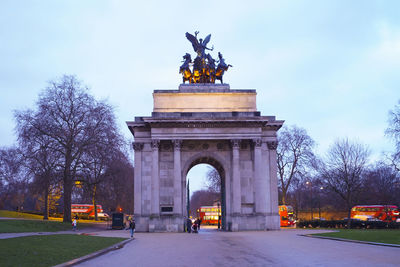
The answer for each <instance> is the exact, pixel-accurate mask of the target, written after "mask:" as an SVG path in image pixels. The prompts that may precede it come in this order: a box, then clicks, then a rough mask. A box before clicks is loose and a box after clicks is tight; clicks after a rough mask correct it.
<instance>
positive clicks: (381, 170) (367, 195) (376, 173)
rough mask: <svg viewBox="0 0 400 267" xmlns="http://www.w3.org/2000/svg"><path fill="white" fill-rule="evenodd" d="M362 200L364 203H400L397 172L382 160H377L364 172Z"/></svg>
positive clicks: (399, 179)
mask: <svg viewBox="0 0 400 267" xmlns="http://www.w3.org/2000/svg"><path fill="white" fill-rule="evenodd" d="M364 176H365V179H364V190H363V193H362V196H361V197H362V199H363V202H365V203H366V204H381V205H393V204H400V197H399V192H398V190H399V189H400V176H399V173H398V172H396V170H395V169H394V168H393V166H391V165H388V164H386V163H384V162H378V163H377V164H376V165H375V166H373V167H371V168H370V169H369V170H367V171H366V173H365V175H364Z"/></svg>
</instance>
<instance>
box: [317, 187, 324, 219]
mask: <svg viewBox="0 0 400 267" xmlns="http://www.w3.org/2000/svg"><path fill="white" fill-rule="evenodd" d="M322 190H324V187H323V186H320V187H319V192H318V216H319V220H321V192H322Z"/></svg>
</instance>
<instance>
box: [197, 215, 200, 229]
mask: <svg viewBox="0 0 400 267" xmlns="http://www.w3.org/2000/svg"><path fill="white" fill-rule="evenodd" d="M200 224H201V218H200V217H199V218H198V219H197V228H199V230H200Z"/></svg>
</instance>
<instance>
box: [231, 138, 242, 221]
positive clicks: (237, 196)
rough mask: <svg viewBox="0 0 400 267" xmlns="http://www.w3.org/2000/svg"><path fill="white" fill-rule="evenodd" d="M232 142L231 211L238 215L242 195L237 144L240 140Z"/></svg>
mask: <svg viewBox="0 0 400 267" xmlns="http://www.w3.org/2000/svg"><path fill="white" fill-rule="evenodd" d="M231 144H232V193H233V194H232V213H233V215H238V214H240V213H241V208H242V207H241V206H242V195H241V192H240V161H239V145H240V140H238V139H233V140H231Z"/></svg>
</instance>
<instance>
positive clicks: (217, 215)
mask: <svg viewBox="0 0 400 267" xmlns="http://www.w3.org/2000/svg"><path fill="white" fill-rule="evenodd" d="M184 177H185V188H186V190H185V191H186V192H185V197H184V199H185V200H186V201H185V203H186V216H187V217H188V218H189V217H190V216H191V217H192V218H201V220H202V223H201V225H202V226H204V228H206V229H222V230H225V225H226V223H225V222H226V199H225V170H224V167H223V166H222V164H221V163H220V162H219V161H217V160H215V159H214V158H212V157H204V156H203V157H199V158H197V159H195V160H193V161H192V162H191V163H190V165H189V166H188V168H187V171H186V172H185V173H184ZM199 180H200V181H199ZM204 228H203V229H204Z"/></svg>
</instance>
